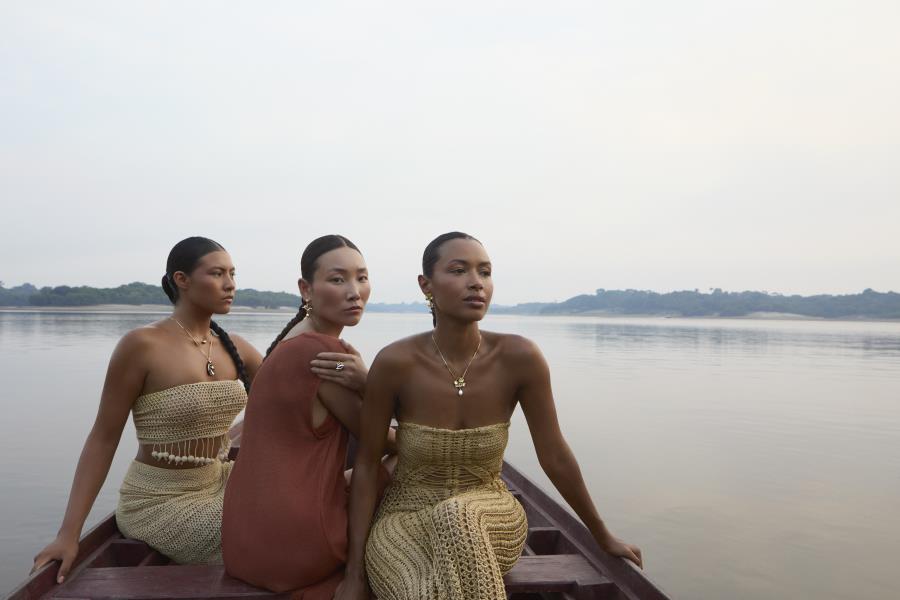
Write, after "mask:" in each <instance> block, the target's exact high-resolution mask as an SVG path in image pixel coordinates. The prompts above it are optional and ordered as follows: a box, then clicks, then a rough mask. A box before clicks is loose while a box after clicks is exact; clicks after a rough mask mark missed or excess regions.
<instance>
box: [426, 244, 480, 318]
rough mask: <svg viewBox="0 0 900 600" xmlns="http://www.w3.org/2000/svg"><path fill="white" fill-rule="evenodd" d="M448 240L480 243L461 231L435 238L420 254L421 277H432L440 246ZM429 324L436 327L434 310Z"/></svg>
mask: <svg viewBox="0 0 900 600" xmlns="http://www.w3.org/2000/svg"><path fill="white" fill-rule="evenodd" d="M450 240H472V241H473V242H478V243H479V244H480V243H481V242H480V241H479V240H478V239H476V238H474V237H472V236H471V235H469V234H468V233H463V232H461V231H451V232H449V233H443V234H441V235H439V236H437V237H436V238H434V239H433V240H431V242H429V244H428V245H427V246H425V252H423V253H422V275H424V276H425V277H428V278H430V277H431V276H432V275H434V265H435V264H437V261H438V258H440V250H441V246H443V245H444V244H446V243H447V242H449V241H450ZM431 323H432V325H437V315H435V314H434V308H432V309H431Z"/></svg>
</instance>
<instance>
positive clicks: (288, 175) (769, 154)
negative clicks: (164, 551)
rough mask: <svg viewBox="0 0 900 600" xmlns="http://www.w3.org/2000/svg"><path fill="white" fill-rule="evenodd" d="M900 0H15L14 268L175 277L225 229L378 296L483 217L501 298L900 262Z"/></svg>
mask: <svg viewBox="0 0 900 600" xmlns="http://www.w3.org/2000/svg"><path fill="white" fill-rule="evenodd" d="M898 31H900V2H897V1H896V0H889V1H883V2H877V1H867V0H855V1H852V2H851V1H846V2H833V1H828V0H808V1H805V2H798V1H792V0H778V1H765V0H763V1H758V0H757V1H754V2H731V1H726V0H719V1H708V2H701V1H695V0H687V1H681V2H671V1H670V0H666V1H646V2H617V3H612V2H597V1H591V2H561V1H560V2H523V1H514V2H513V1H510V2H488V1H485V0H480V1H478V2H460V1H457V2H452V3H449V2H448V3H441V4H436V3H427V2H421V1H416V2H387V3H381V2H359V3H342V2H327V3H326V2H265V3H260V2H243V3H236V2H183V1H179V2H160V1H154V2H149V1H148V2H140V3H139V2H127V1H120V0H117V1H112V0H110V1H108V2H27V1H22V2H10V1H0V202H2V211H0V219H2V235H0V280H2V281H4V282H5V283H6V285H7V286H11V285H17V284H20V283H23V282H25V281H29V282H32V283H34V284H36V285H59V284H87V285H97V286H112V285H118V284H121V283H127V282H130V281H145V282H153V283H155V282H158V281H159V279H160V277H161V276H162V273H163V271H164V267H165V259H166V254H167V253H168V251H169V248H171V246H172V245H173V244H174V243H175V242H177V241H178V240H179V239H181V238H183V237H186V236H188V235H207V236H209V237H212V238H214V239H216V240H218V241H219V242H221V243H222V244H223V245H225V247H226V248H228V250H229V251H230V252H231V254H232V257H233V259H234V261H235V263H236V265H237V268H238V283H239V285H240V286H244V287H255V288H259V289H272V290H290V291H293V290H294V286H295V283H294V282H295V280H296V278H297V276H298V274H299V255H300V252H301V251H302V249H303V247H304V246H305V245H306V244H307V243H308V242H309V241H310V240H311V239H313V238H314V237H317V236H319V235H322V234H325V233H342V234H345V235H347V236H348V237H350V238H351V239H353V240H354V241H355V242H356V243H357V245H359V247H360V248H361V249H362V250H363V253H364V254H365V257H366V259H367V261H368V264H369V267H370V270H371V272H372V279H373V286H374V293H373V297H372V300H373V301H385V302H391V301H408V300H416V299H418V298H419V292H418V288H417V287H416V282H415V281H416V275H417V274H418V273H419V271H420V261H421V253H422V250H423V248H424V246H425V245H426V244H427V242H428V241H429V240H430V239H431V238H433V237H434V236H436V235H437V234H439V233H442V232H445V231H448V230H454V229H460V230H463V231H467V232H469V233H471V234H473V235H475V236H476V237H479V238H480V239H481V240H482V241H483V242H484V244H485V246H486V247H487V250H488V252H489V254H490V255H491V257H492V259H493V261H494V263H495V280H496V288H497V289H496V292H495V297H494V298H495V302H498V303H503V304H511V303H515V302H525V301H536V300H562V299H565V298H568V297H570V296H572V295H575V294H578V293H592V292H593V291H594V290H595V289H596V288H598V287H603V288H607V289H617V288H640V289H654V290H659V291H664V290H671V289H693V288H700V289H703V290H705V289H707V288H709V287H721V288H723V289H727V290H743V289H757V290H769V291H781V292H786V293H795V292H796V293H819V292H826V293H844V292H855V291H860V290H862V289H863V288H866V287H873V288H875V289H878V290H882V291H884V290H888V289H893V290H898V291H900V235H898V231H900V108H898V107H900V36H898V34H897V32H898Z"/></svg>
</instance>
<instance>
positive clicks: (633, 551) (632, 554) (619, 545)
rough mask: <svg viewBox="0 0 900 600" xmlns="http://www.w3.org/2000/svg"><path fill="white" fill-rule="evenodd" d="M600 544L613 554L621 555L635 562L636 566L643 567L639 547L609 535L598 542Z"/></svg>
mask: <svg viewBox="0 0 900 600" xmlns="http://www.w3.org/2000/svg"><path fill="white" fill-rule="evenodd" d="M600 546H601V547H602V548H603V549H604V550H606V551H607V552H609V553H610V554H612V555H613V556H621V557H622V558H624V559H627V560H630V561H631V562H633V563H634V564H636V565H637V566H638V568H641V569H643V568H644V559H643V558H642V557H641V549H640V548H638V547H637V546H635V545H634V544H626V543H625V542H623V541H622V540H620V539H619V538H617V537H615V536H613V535H610V536H609V537H608V538H607V539H606V540H604V542H603V543H602V544H600Z"/></svg>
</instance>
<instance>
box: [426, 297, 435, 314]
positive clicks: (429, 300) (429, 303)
mask: <svg viewBox="0 0 900 600" xmlns="http://www.w3.org/2000/svg"><path fill="white" fill-rule="evenodd" d="M425 306H427V307H428V310H434V296H432V295H431V294H425Z"/></svg>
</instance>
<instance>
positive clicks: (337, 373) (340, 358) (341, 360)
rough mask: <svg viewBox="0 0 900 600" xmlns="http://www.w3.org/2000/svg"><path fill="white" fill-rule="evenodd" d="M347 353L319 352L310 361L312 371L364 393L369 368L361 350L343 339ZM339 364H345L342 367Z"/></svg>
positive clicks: (326, 379)
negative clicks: (360, 352) (360, 353)
mask: <svg viewBox="0 0 900 600" xmlns="http://www.w3.org/2000/svg"><path fill="white" fill-rule="evenodd" d="M341 344H343V345H344V348H345V349H346V350H347V354H343V353H341V352H319V353H318V354H317V355H316V359H315V360H312V361H310V363H309V364H310V365H311V366H312V372H313V373H315V374H316V375H318V376H319V377H320V378H322V379H324V380H325V381H331V382H334V383H337V384H339V385H342V386H344V387H345V388H349V389H351V390H353V391H354V392H358V393H359V394H360V395H362V394H363V393H364V392H365V390H366V377H368V375H369V370H368V369H367V368H366V363H364V362H363V359H362V358H361V357H360V355H359V352H358V351H357V350H356V348H354V347H353V346H351V345H350V343H349V342H345V341H344V340H341ZM338 365H344V366H343V367H341V368H340V369H338V368H336V367H337V366H338Z"/></svg>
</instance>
